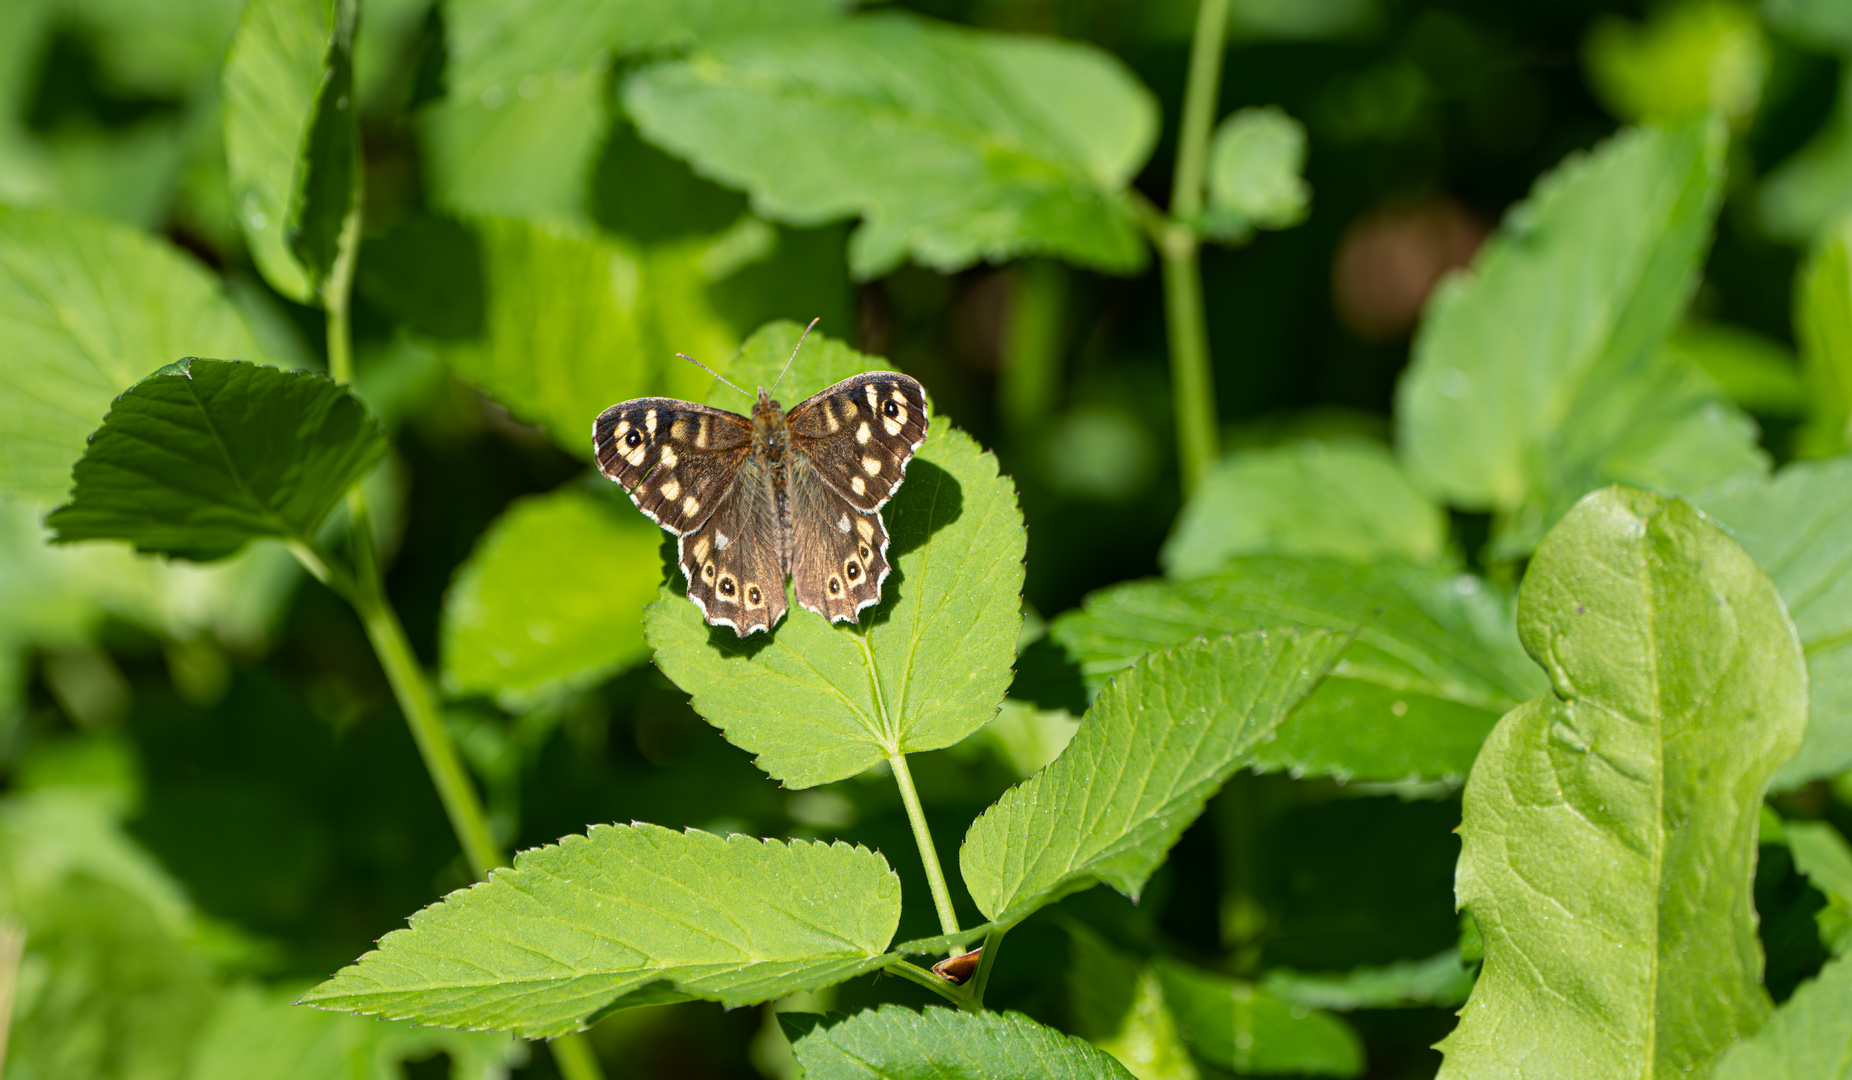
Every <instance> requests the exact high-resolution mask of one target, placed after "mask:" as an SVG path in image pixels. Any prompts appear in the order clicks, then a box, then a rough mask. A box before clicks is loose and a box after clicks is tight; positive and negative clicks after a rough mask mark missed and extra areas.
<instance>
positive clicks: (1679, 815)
mask: <svg viewBox="0 0 1852 1080" xmlns="http://www.w3.org/2000/svg"><path fill="white" fill-rule="evenodd" d="M1518 626H1519V632H1520V633H1521V634H1522V635H1523V637H1524V644H1525V647H1526V648H1527V649H1529V650H1530V651H1531V654H1532V655H1533V656H1535V657H1536V658H1537V661H1538V663H1540V664H1542V665H1543V666H1544V668H1545V669H1546V670H1548V671H1549V672H1550V673H1551V681H1552V683H1553V685H1554V693H1553V694H1549V695H1545V696H1543V697H1539V698H1538V699H1536V700H1534V701H1532V702H1529V703H1527V704H1525V705H1522V706H1519V707H1518V708H1517V709H1515V710H1513V711H1512V712H1511V713H1510V714H1509V715H1507V716H1506V717H1505V718H1504V719H1503V720H1501V721H1500V722H1499V725H1498V727H1497V729H1495V730H1494V731H1493V733H1492V737H1491V738H1490V739H1488V740H1487V742H1486V746H1485V749H1484V750H1483V751H1482V752H1481V753H1480V755H1479V760H1478V762H1476V763H1475V764H1474V766H1473V772H1472V776H1471V777H1470V778H1469V779H1468V780H1467V784H1466V798H1465V810H1464V822H1463V824H1462V825H1461V827H1460V835H1461V837H1462V840H1463V841H1464V847H1463V850H1462V852H1461V855H1460V866H1459V877H1458V886H1457V888H1458V894H1459V899H1460V903H1461V905H1462V906H1463V907H1465V909H1466V910H1467V911H1468V912H1470V913H1471V914H1472V917H1473V920H1474V922H1475V923H1476V924H1477V925H1478V927H1479V932H1480V934H1481V935H1482V936H1483V937H1484V940H1485V967H1484V970H1483V971H1482V972H1481V973H1480V976H1479V982H1478V985H1477V986H1476V987H1474V989H1473V995H1472V998H1471V999H1470V1000H1469V1001H1468V1002H1467V1003H1466V1008H1465V1009H1464V1010H1463V1011H1462V1012H1461V1014H1460V1017H1461V1019H1460V1026H1459V1027H1458V1028H1456V1029H1455V1030H1454V1032H1453V1034H1451V1035H1449V1036H1448V1037H1447V1039H1446V1041H1445V1042H1444V1043H1442V1047H1441V1048H1442V1050H1443V1052H1444V1053H1445V1054H1446V1056H1447V1060H1446V1064H1445V1066H1444V1068H1443V1070H1442V1074H1441V1075H1442V1076H1443V1077H1447V1076H1478V1075H1483V1074H1484V1073H1486V1072H1488V1071H1498V1070H1505V1069H1518V1068H1520V1067H1521V1068H1522V1070H1523V1071H1524V1072H1526V1073H1527V1074H1531V1075H1562V1076H1582V1077H1603V1076H1614V1077H1620V1076H1639V1075H1642V1074H1644V1073H1647V1072H1652V1073H1654V1074H1658V1073H1662V1072H1663V1073H1672V1072H1676V1071H1686V1072H1690V1071H1696V1070H1701V1069H1705V1068H1708V1067H1709V1066H1710V1064H1711V1063H1712V1062H1713V1061H1714V1060H1715V1059H1716V1057H1717V1055H1718V1054H1719V1053H1721V1052H1722V1051H1723V1050H1724V1049H1725V1048H1726V1047H1728V1046H1729V1045H1730V1043H1732V1042H1734V1041H1736V1040H1737V1039H1739V1038H1742V1037H1744V1036H1746V1035H1749V1034H1751V1033H1753V1032H1754V1031H1755V1030H1756V1029H1757V1028H1758V1027H1760V1026H1761V1024H1762V1022H1763V1021H1764V1019H1765V1018H1766V1017H1767V1015H1768V1011H1769V1004H1768V997H1767V994H1766V993H1765V992H1764V991H1763V990H1762V987H1761V985H1760V983H1761V978H1760V977H1761V972H1762V950H1761V945H1760V944H1759V943H1758V941H1757V939H1756V917H1755V912H1754V910H1753V907H1752V897H1751V890H1750V885H1751V881H1752V879H1753V876H1754V865H1755V862H1754V860H1755V854H1756V826H1757V820H1758V814H1759V810H1760V807H1761V803H1762V795H1763V792H1764V790H1765V789H1766V787H1767V785H1768V781H1769V778H1770V777H1772V776H1773V775H1774V772H1775V768H1776V766H1778V765H1779V764H1780V763H1781V762H1782V760H1783V759H1785V758H1786V757H1787V756H1788V755H1790V754H1791V753H1793V751H1794V748H1795V747H1796V746H1797V745H1799V742H1800V738H1801V734H1802V731H1803V729H1804V727H1805V721H1806V711H1805V708H1806V701H1805V687H1806V672H1805V669H1804V666H1803V662H1802V658H1801V655H1800V647H1799V643H1798V641H1797V640H1796V639H1795V634H1794V629H1793V625H1792V624H1791V623H1789V622H1788V619H1787V616H1786V614H1785V613H1784V612H1783V610H1782V605H1781V600H1780V597H1779V596H1778V595H1777V594H1776V592H1775V587H1774V584H1773V583H1772V582H1770V581H1769V580H1768V578H1767V577H1766V576H1765V575H1764V574H1763V573H1762V572H1761V571H1760V570H1758V569H1757V568H1756V566H1755V564H1754V563H1753V562H1752V561H1751V560H1750V558H1749V556H1748V555H1747V553H1745V552H1744V551H1743V550H1742V549H1741V548H1740V547H1738V546H1737V545H1736V544H1735V543H1733V542H1731V541H1730V539H1729V538H1728V537H1727V536H1725V535H1724V534H1723V532H1722V531H1721V530H1719V529H1717V528H1716V527H1715V526H1713V525H1710V524H1708V523H1707V522H1705V521H1704V520H1703V519H1702V518H1701V517H1700V516H1699V515H1698V514H1697V513H1696V511H1694V510H1692V509H1691V508H1690V507H1689V506H1687V505H1686V504H1685V503H1682V502H1677V501H1671V500H1667V499H1663V498H1661V497H1659V496H1655V495H1650V494H1647V493H1645V492H1639V491H1628V490H1626V489H1624V488H1613V489H1609V490H1606V491H1602V492H1600V493H1598V494H1595V495H1593V496H1590V497H1589V498H1587V499H1585V500H1584V501H1583V502H1582V503H1581V504H1579V505H1578V506H1577V507H1576V509H1575V511H1574V512H1573V513H1571V514H1570V515H1569V516H1568V517H1567V518H1565V519H1564V520H1563V522H1562V524H1560V525H1558V526H1557V528H1556V529H1555V530H1554V531H1553V532H1552V533H1551V535H1550V536H1549V538H1548V539H1546V540H1545V542H1544V544H1543V545H1542V546H1541V547H1540V548H1539V549H1538V551H1537V554H1536V557H1535V558H1534V559H1533V560H1532V561H1531V565H1530V570H1529V572H1528V574H1527V575H1526V576H1525V579H1524V586H1523V589H1522V590H1521V591H1520V594H1519V611H1518ZM1519 1063H1522V1064H1521V1066H1520V1065H1519Z"/></svg>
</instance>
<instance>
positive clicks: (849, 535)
mask: <svg viewBox="0 0 1852 1080" xmlns="http://www.w3.org/2000/svg"><path fill="white" fill-rule="evenodd" d="M791 539H792V543H791V588H792V591H793V593H795V594H796V596H797V602H798V605H799V606H800V607H802V608H804V609H805V610H806V611H814V612H816V613H817V614H818V615H821V616H823V617H824V618H826V619H828V620H830V621H831V622H854V621H856V619H858V618H859V617H860V616H861V613H862V611H863V609H865V608H868V607H871V606H873V605H874V604H877V603H879V602H880V600H881V586H882V583H883V582H885V581H886V580H887V573H888V561H887V527H886V525H885V524H884V523H883V522H882V520H881V512H880V511H879V510H870V511H867V512H866V513H864V512H863V511H861V510H859V509H857V508H856V507H855V506H854V505H852V504H851V503H850V502H849V500H848V499H846V498H844V497H843V496H842V495H841V494H840V493H838V492H837V491H836V490H835V489H834V488H833V487H831V486H830V485H828V484H825V483H823V481H822V478H821V477H819V476H818V475H817V474H816V470H815V468H814V467H813V466H812V465H811V464H810V462H809V461H808V460H807V459H805V458H802V457H799V458H797V459H795V460H793V461H792V463H791Z"/></svg>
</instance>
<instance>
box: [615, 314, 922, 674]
mask: <svg viewBox="0 0 1852 1080" xmlns="http://www.w3.org/2000/svg"><path fill="white" fill-rule="evenodd" d="M811 325H812V326H814V325H816V324H815V323H814V322H813V323H812V324H811ZM805 332H806V333H808V332H809V331H808V330H806V331H805ZM798 344H799V346H800V347H801V346H802V345H803V340H802V339H801V338H800V339H799V341H798ZM791 355H792V356H793V357H794V358H795V357H796V355H797V353H796V352H795V351H793V352H792V354H791ZM702 366H704V367H705V365H702ZM790 366H791V364H790V361H786V362H785V369H786V370H789V369H790ZM718 377H719V376H716V378H718ZM783 378H784V373H783V372H780V373H779V379H783ZM721 381H723V382H725V381H726V380H724V379H722V380H721ZM728 385H729V386H731V385H732V384H731V383H728ZM777 387H778V381H777V380H774V381H773V383H772V388H773V389H777ZM735 389H738V388H737V387H735ZM744 392H745V391H741V393H744ZM758 398H759V399H758V401H757V402H756V403H755V404H754V405H753V407H752V417H751V419H748V418H746V417H744V416H741V415H739V414H738V413H730V412H726V411H724V410H721V409H710V408H708V407H707V406H705V405H696V404H695V403H693V402H691V401H677V400H676V399H674V398H637V399H636V400H634V401H625V402H621V403H619V404H616V405H613V406H611V407H610V408H608V409H606V410H605V411H604V412H602V413H600V414H598V420H597V423H596V424H595V425H593V428H592V442H593V446H594V447H595V448H596V449H597V452H598V467H599V469H601V470H603V472H604V474H605V475H606V476H608V477H610V478H611V479H613V480H615V481H617V482H618V483H619V484H621V485H623V488H624V490H625V491H626V492H629V494H630V499H631V501H632V502H634V503H636V504H637V509H639V510H641V511H643V512H644V513H645V514H648V515H649V517H650V520H652V521H654V522H656V524H658V525H661V526H662V527H663V528H664V529H666V530H668V531H669V532H671V533H673V534H675V535H676V536H677V537H679V538H680V549H681V567H682V574H683V576H684V577H686V578H687V579H688V599H690V600H693V601H694V602H695V606H697V607H699V608H700V609H701V614H702V615H703V616H705V617H706V619H707V621H708V622H709V623H712V624H713V625H715V626H730V627H732V628H733V631H734V633H736V634H738V635H739V636H741V637H745V636H746V635H748V634H754V633H757V632H758V631H760V630H770V629H771V628H772V627H773V626H775V625H777V623H778V620H780V619H782V618H784V615H785V608H786V602H785V578H786V577H789V578H791V580H792V585H793V592H794V593H795V594H796V596H797V602H798V603H799V604H800V605H802V606H803V607H804V608H805V609H806V610H809V611H814V612H816V613H817V614H818V615H821V616H823V617H824V618H826V619H829V620H830V621H832V622H854V621H855V620H856V619H858V618H859V617H860V616H861V613H862V611H863V609H865V608H867V607H870V606H872V605H873V604H875V603H878V602H879V601H880V599H881V584H882V583H883V582H884V581H886V580H887V574H888V570H889V566H888V562H887V528H886V526H884V525H883V524H882V521H881V507H882V505H883V504H884V503H886V502H887V500H888V499H889V498H890V497H891V496H892V495H893V494H894V491H895V490H896V489H897V488H899V487H900V482H901V480H902V479H903V478H904V477H905V475H906V471H907V462H909V461H911V460H912V459H913V453H914V451H916V450H918V449H919V448H920V444H921V443H922V442H924V441H925V440H926V424H927V420H926V391H925V390H924V389H922V388H921V387H920V384H919V383H917V382H915V381H914V380H912V379H910V378H908V377H907V376H905V375H900V374H896V373H894V372H888V371H870V372H866V373H864V374H861V375H857V376H855V377H854V378H850V379H844V380H843V381H842V382H839V383H837V384H836V385H835V386H832V387H830V388H829V389H827V390H825V391H823V392H822V393H820V394H817V395H816V396H814V397H811V398H807V399H805V400H804V401H803V402H802V403H800V404H799V405H798V406H797V407H796V408H794V409H792V410H791V411H790V412H788V413H787V412H785V411H784V410H783V409H782V408H780V407H779V404H778V402H776V401H774V400H772V396H771V391H769V390H767V389H765V388H764V387H760V388H759V395H758Z"/></svg>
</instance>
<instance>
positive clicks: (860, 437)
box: [855, 420, 893, 446]
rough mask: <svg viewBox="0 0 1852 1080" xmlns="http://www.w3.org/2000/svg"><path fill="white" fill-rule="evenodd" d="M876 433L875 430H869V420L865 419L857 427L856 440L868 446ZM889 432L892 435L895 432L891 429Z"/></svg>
mask: <svg viewBox="0 0 1852 1080" xmlns="http://www.w3.org/2000/svg"><path fill="white" fill-rule="evenodd" d="M874 434H875V433H874V432H872V431H869V430H868V421H866V420H864V421H862V426H861V427H858V428H856V429H855V441H856V442H858V443H861V444H862V445H863V446H866V445H868V440H869V439H871V438H873V437H874ZM888 434H889V435H892V434H893V432H891V431H890V432H888Z"/></svg>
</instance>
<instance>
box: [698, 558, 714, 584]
mask: <svg viewBox="0 0 1852 1080" xmlns="http://www.w3.org/2000/svg"><path fill="white" fill-rule="evenodd" d="M701 576H702V577H704V578H706V579H707V580H709V581H712V580H714V564H713V563H711V562H710V563H708V564H707V565H706V566H703V567H702V568H701Z"/></svg>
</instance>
